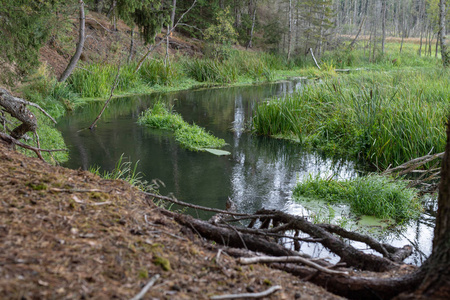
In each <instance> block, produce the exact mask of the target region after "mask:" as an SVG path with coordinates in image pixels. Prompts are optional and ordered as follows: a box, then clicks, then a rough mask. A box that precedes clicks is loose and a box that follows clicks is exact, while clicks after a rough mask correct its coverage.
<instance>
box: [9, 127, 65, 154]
mask: <svg viewBox="0 0 450 300" xmlns="http://www.w3.org/2000/svg"><path fill="white" fill-rule="evenodd" d="M0 138H1V139H2V140H4V141H6V142H8V143H9V144H13V145H17V146H19V147H22V148H25V149H28V150H31V151H33V152H34V153H36V155H37V157H39V158H40V159H41V160H44V158H43V157H42V155H41V151H42V152H57V151H68V150H67V149H50V150H47V149H40V148H36V147H33V146H30V145H27V144H24V143H22V142H21V141H18V140H16V139H15V138H13V137H12V136H10V135H7V134H5V133H2V132H0Z"/></svg>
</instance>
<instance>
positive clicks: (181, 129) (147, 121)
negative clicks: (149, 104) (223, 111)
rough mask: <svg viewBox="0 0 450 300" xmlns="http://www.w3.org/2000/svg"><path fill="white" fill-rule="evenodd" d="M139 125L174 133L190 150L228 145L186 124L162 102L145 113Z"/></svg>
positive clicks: (201, 129) (203, 149) (196, 127)
mask: <svg viewBox="0 0 450 300" xmlns="http://www.w3.org/2000/svg"><path fill="white" fill-rule="evenodd" d="M138 123H139V124H141V125H147V126H150V127H153V128H158V129H166V130H170V131H174V134H175V139H176V141H177V142H179V143H180V144H181V146H182V147H184V148H186V149H188V150H192V151H205V148H221V147H223V146H225V145H226V143H225V141H224V140H223V139H219V138H217V137H215V136H213V135H212V134H210V133H208V132H206V130H205V129H203V128H201V127H199V126H197V125H195V124H193V125H190V124H188V123H186V122H185V121H184V120H183V118H182V117H181V116H180V115H178V114H176V113H175V112H173V111H172V110H171V109H167V108H166V106H165V105H164V104H163V103H162V102H156V103H155V104H154V105H153V108H151V109H148V110H147V111H145V112H144V113H143V114H142V115H141V116H140V117H139V119H138Z"/></svg>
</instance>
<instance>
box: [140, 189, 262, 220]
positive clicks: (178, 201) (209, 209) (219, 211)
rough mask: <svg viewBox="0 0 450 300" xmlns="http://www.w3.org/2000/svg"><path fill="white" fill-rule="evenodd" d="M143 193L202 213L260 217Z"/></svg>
mask: <svg viewBox="0 0 450 300" xmlns="http://www.w3.org/2000/svg"><path fill="white" fill-rule="evenodd" d="M143 193H144V194H146V195H147V196H150V197H154V198H158V199H161V200H164V201H169V202H172V203H175V204H178V205H181V206H186V207H190V208H195V209H200V210H204V211H212V212H216V213H220V214H225V215H231V216H242V217H252V218H253V217H254V218H258V217H260V216H259V215H249V214H244V213H235V212H231V211H227V210H222V209H216V208H209V207H205V206H200V205H195V204H190V203H186V202H183V201H180V200H177V199H175V198H170V197H166V196H161V195H157V194H153V193H149V192H143Z"/></svg>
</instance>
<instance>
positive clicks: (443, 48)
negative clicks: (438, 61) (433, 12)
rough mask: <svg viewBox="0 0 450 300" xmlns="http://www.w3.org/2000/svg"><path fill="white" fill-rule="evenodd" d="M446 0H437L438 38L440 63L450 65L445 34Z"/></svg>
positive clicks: (449, 50) (449, 53) (449, 54)
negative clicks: (438, 0)
mask: <svg viewBox="0 0 450 300" xmlns="http://www.w3.org/2000/svg"><path fill="white" fill-rule="evenodd" d="M446 13H447V12H446V1H445V0H440V2H439V39H440V44H441V56H442V64H443V65H444V67H450V49H448V45H447V36H446V31H445V15H446Z"/></svg>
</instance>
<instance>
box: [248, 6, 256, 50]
mask: <svg viewBox="0 0 450 300" xmlns="http://www.w3.org/2000/svg"><path fill="white" fill-rule="evenodd" d="M256 3H258V2H257V1H255V3H254V7H253V15H252V27H251V29H250V38H249V40H248V43H247V47H246V48H247V49H248V48H252V47H253V45H252V40H253V31H254V29H255V20H256Z"/></svg>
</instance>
